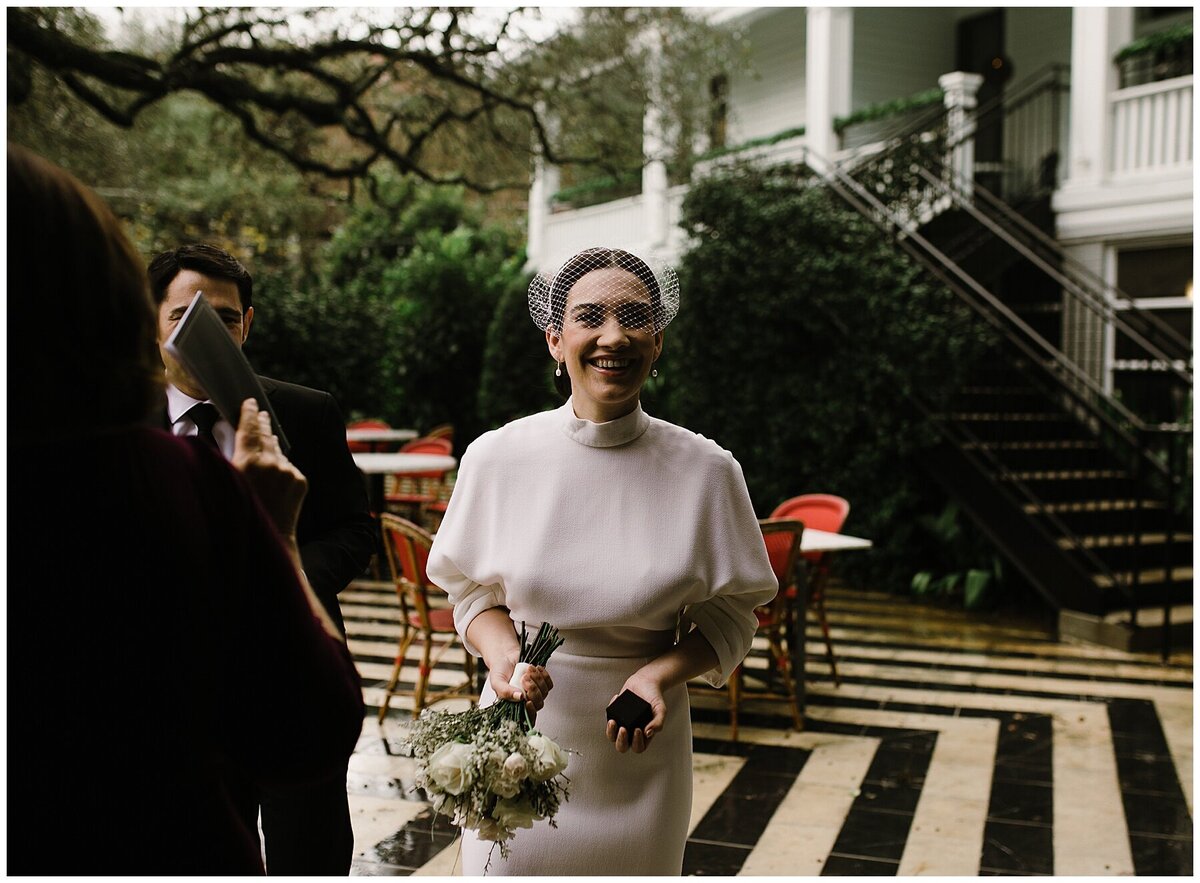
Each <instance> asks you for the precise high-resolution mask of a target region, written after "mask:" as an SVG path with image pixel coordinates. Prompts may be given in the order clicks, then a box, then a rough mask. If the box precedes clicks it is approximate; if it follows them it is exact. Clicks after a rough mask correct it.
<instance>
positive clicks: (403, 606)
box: [379, 512, 475, 723]
mask: <svg viewBox="0 0 1200 883" xmlns="http://www.w3.org/2000/svg"><path fill="white" fill-rule="evenodd" d="M380 523H381V527H382V530H383V548H384V550H385V551H386V553H387V562H388V570H389V572H390V573H391V576H392V582H393V583H395V586H396V597H397V598H398V599H399V601H400V646H399V649H398V650H397V652H396V666H395V668H393V669H392V677H391V679H390V680H389V681H388V684H387V688H386V689H385V690H384V697H383V702H381V703H380V704H379V722H380V723H383V720H384V718H385V717H387V711H388V705H389V704H390V703H391V701H392V697H393V696H411V697H413V710H412V716H413V717H414V718H416V717H418V716H419V715H420V714H421V710H422V709H423V708H425V707H426V706H429V705H432V704H433V703H435V702H440V701H441V700H443V699H449V698H451V697H454V696H465V697H468V698H470V699H471V704H472V705H473V704H474V703H475V699H474V697H475V692H474V691H475V658H474V657H473V656H471V654H470V653H467V652H466V650H465V649H463V665H462V670H463V674H464V675H465V676H466V678H465V680H463V681H462V682H461V683H458V684H455V685H454V686H451V687H446V688H445V689H442V690H437V691H435V692H432V693H431V692H429V676H430V674H431V673H432V671H433V668H434V666H436V665H437V664H438V662H439V661H440V660H441V658H442V656H443V655H444V654H445V653H446V651H447V650H449V649H450V648H451V647H455V646H457V647H459V648H460V649H461V648H462V642H461V641H460V640H459V637H458V632H457V631H455V628H454V610H453V608H451V607H450V606H449V605H448V604H445V603H443V604H431V603H430V599H431V597H432V598H441V599H444V598H445V593H443V592H442V590H441V589H439V588H438V587H437V586H435V585H433V584H432V583H430V582H429V577H428V576H426V574H425V562H426V561H428V560H429V547H430V545H432V543H433V537H431V536H430V535H429V532H428V531H427V530H425V529H424V528H423V527H421V526H420V525H417V524H413V523H412V522H411V521H408V520H407V519H405V518H401V517H399V516H398V515H393V514H391V513H390V512H385V513H383V515H381V516H380ZM417 640H420V642H421V662H420V665H418V667H417V678H416V680H415V681H414V682H413V687H412V689H406V688H401V687H399V683H400V671H401V669H403V668H404V665H405V662H406V658H407V654H408V649H409V647H411V646H412V645H413V643H414V642H415V641H417ZM435 650H436V652H434V651H435Z"/></svg>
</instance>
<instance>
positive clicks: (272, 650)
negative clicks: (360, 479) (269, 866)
mask: <svg viewBox="0 0 1200 883" xmlns="http://www.w3.org/2000/svg"><path fill="white" fill-rule="evenodd" d="M8 200H9V202H8V206H9V217H10V220H12V221H13V223H10V224H9V228H8V254H9V276H8V291H9V299H8V322H9V328H10V331H11V332H12V335H13V336H12V337H10V345H11V348H10V350H9V356H10V366H11V367H12V372H11V375H10V383H9V390H8V393H9V418H10V423H9V429H10V432H9V472H8V475H9V497H8V500H9V532H8V540H9V542H8V549H9V569H8V576H9V583H8V584H9V600H8V617H9V620H8V621H9V648H10V650H9V658H10V659H17V658H27V659H29V660H30V662H31V663H32V664H29V665H27V666H25V667H24V669H23V670H18V671H15V672H12V673H11V674H10V677H9V682H8V709H9V720H8V810H9V811H8V870H9V872H11V873H14V874H38V873H65V874H176V875H179V874H189V875H194V874H262V873H263V865H262V861H261V858H260V854H259V850H258V848H257V842H256V838H255V836H254V832H252V831H251V830H249V829H248V828H247V826H246V824H245V822H244V821H243V819H242V817H241V816H240V814H239V813H238V812H237V811H236V809H235V806H234V804H233V802H232V799H231V794H230V787H229V786H230V782H231V781H238V782H240V781H244V780H250V781H253V782H255V783H260V784H263V785H270V786H271V787H274V788H279V789H284V788H302V787H305V786H306V785H308V784H309V783H311V782H314V781H321V780H324V779H327V778H328V777H329V776H330V775H337V774H338V771H339V770H344V769H345V767H346V762H347V758H348V757H349V755H350V753H351V752H352V751H353V750H354V746H355V743H356V742H357V739H358V734H359V731H360V729H361V726H362V715H363V704H362V695H361V690H360V686H359V681H358V676H357V673H356V671H355V669H354V663H353V661H352V659H351V657H350V654H349V652H348V651H347V649H346V646H345V643H344V641H343V640H342V638H341V636H340V634H339V632H338V629H337V627H336V626H335V625H334V624H333V622H332V621H331V619H330V617H329V616H328V614H327V613H326V612H325V610H324V608H323V607H322V605H321V603H320V602H319V601H318V600H317V598H316V596H315V594H314V593H313V591H312V589H311V587H310V586H309V585H308V582H307V581H306V579H305V578H304V576H303V573H302V571H301V570H300V552H299V549H298V547H297V543H296V522H297V518H298V514H299V511H300V506H301V504H302V502H303V499H304V495H305V491H306V482H305V478H304V476H303V475H302V474H301V473H300V472H299V471H298V470H297V469H296V467H295V466H294V465H292V464H291V463H290V462H289V461H288V459H287V458H286V457H285V456H284V455H283V454H282V452H281V451H280V449H279V444H278V440H277V439H276V438H275V437H274V436H273V435H272V434H271V428H270V423H269V421H268V420H267V419H266V415H265V414H259V413H258V409H257V407H256V405H255V404H254V402H253V401H252V400H248V401H247V402H246V403H245V404H244V405H243V409H242V413H241V417H240V420H239V427H238V430H237V433H236V438H235V439H234V445H233V456H232V460H231V462H232V466H231V465H230V462H227V461H226V460H225V459H224V458H223V457H221V456H220V455H219V454H218V453H217V452H216V451H214V450H212V448H211V447H210V446H208V445H206V444H204V443H200V442H197V441H189V440H183V439H177V438H172V437H171V435H170V434H168V433H166V432H163V431H162V430H160V429H156V428H152V427H153V425H154V423H155V418H156V413H157V411H158V410H159V409H161V407H162V365H161V363H160V362H159V359H158V356H157V351H156V346H155V310H154V306H153V304H152V302H151V299H150V291H149V287H148V284H147V278H146V273H145V270H144V268H143V266H142V263H141V261H140V260H139V257H138V255H137V253H136V252H135V251H134V249H133V247H132V246H131V245H130V243H129V241H128V240H127V239H126V237H125V235H124V234H123V232H122V231H121V227H120V225H119V222H118V221H117V220H116V218H115V217H114V216H113V214H112V213H111V212H110V211H109V209H108V208H107V206H105V204H104V203H103V202H102V201H101V200H100V199H99V198H98V197H97V196H96V195H95V194H94V193H92V192H91V191H90V190H88V189H87V188H85V187H84V186H82V185H81V184H80V183H79V182H78V181H76V180H75V179H74V178H73V177H71V176H70V175H69V174H67V173H66V172H64V171H63V170H62V169H60V168H58V167H57V166H54V165H52V164H51V163H49V162H47V161H45V160H43V159H41V158H40V157H37V156H35V155H33V154H32V153H30V152H28V151H26V150H24V149H23V148H20V147H17V146H14V145H11V144H10V145H9V148H8ZM51 310H53V311H54V313H55V319H54V321H53V322H52V323H47V321H46V316H47V313H48V311H51ZM37 329H42V330H43V332H44V333H41V334H34V331H35V330H37ZM14 634H19V635H20V636H21V644H22V645H23V649H22V650H21V651H20V653H19V654H18V653H16V652H15V651H14V646H15V645H16V644H17V642H16V641H14V640H13V638H14ZM271 684H276V685H278V690H273V689H270V687H269V685H271Z"/></svg>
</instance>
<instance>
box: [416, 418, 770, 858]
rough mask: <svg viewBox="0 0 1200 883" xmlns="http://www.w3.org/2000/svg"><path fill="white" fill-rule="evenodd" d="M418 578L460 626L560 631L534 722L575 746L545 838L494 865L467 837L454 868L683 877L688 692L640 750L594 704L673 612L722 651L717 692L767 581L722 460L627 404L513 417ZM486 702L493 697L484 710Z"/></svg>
mask: <svg viewBox="0 0 1200 883" xmlns="http://www.w3.org/2000/svg"><path fill="white" fill-rule="evenodd" d="M428 573H429V577H430V579H431V580H432V581H433V582H434V583H436V584H437V585H440V586H441V587H442V588H444V589H445V590H446V591H447V592H448V593H449V595H450V598H451V600H452V602H453V603H454V605H455V622H456V624H457V626H458V630H459V632H460V634H463V633H465V632H466V627H467V624H468V623H469V622H470V621H471V620H472V619H473V618H474V617H475V616H476V615H477V614H478V613H480V612H481V611H483V610H486V609H488V608H490V607H495V606H501V605H502V606H505V607H507V608H508V609H509V611H510V615H511V618H512V620H513V621H514V623H516V624H517V627H518V629H519V627H520V623H521V622H522V621H524V622H525V623H526V624H527V627H528V628H529V631H530V634H531V635H532V634H534V633H536V630H537V628H538V626H539V625H540V624H541V623H542V622H543V621H546V622H549V623H550V624H552V625H554V626H556V627H558V629H559V630H560V631H561V633H562V635H563V637H564V639H565V642H564V643H563V645H562V646H561V647H560V648H559V649H558V650H557V651H556V652H555V654H554V656H553V657H552V658H551V660H550V663H549V665H548V670H549V672H550V675H551V677H552V678H553V680H554V689H553V690H552V691H551V693H550V695H549V697H548V699H547V701H546V705H545V708H543V709H542V711H541V712H540V713H539V715H538V719H537V727H538V729H539V730H540V731H542V732H543V733H545V734H546V735H547V736H549V737H550V738H552V739H554V740H555V741H556V742H558V743H559V745H561V746H562V747H563V748H564V749H567V750H569V751H571V756H570V763H569V764H568V766H567V770H566V776H567V778H568V779H569V780H570V799H569V800H568V801H567V802H566V803H565V804H563V806H562V808H561V809H560V811H559V813H558V815H557V817H556V819H555V822H556V823H557V827H556V828H555V827H551V826H550V824H549V823H548V822H546V821H542V822H538V823H537V824H535V825H534V827H533V828H532V829H522V830H519V831H518V832H517V835H516V837H515V838H514V839H513V840H512V841H510V844H509V845H510V847H511V855H510V857H509V858H508V859H507V860H504V859H502V858H501V855H500V850H499V848H498V847H497V848H496V849H495V850H493V849H492V846H493V844H492V843H490V842H488V841H480V840H479V839H478V838H477V837H476V836H475V835H474V834H473V833H472V832H470V831H467V832H465V833H464V837H463V848H462V854H463V863H462V865H463V872H464V873H465V874H468V875H478V874H483V873H484V868H485V866H487V873H488V874H489V875H547V874H563V875H568V874H569V875H585V874H674V875H677V874H679V873H680V872H681V870H682V865H683V848H684V842H685V841H686V839H687V831H688V820H689V817H690V814H691V791H692V770H691V753H692V733H691V719H690V714H689V707H688V699H687V688H686V686H685V685H680V686H678V687H675V688H673V689H672V690H670V691H668V693H667V695H666V696H665V699H666V703H667V720H666V724H665V726H664V727H663V729H662V731H661V732H660V733H659V734H658V735H656V736H655V738H654V740H653V742H652V743H651V746H650V748H649V749H648V750H647V751H645V752H644V753H642V754H634V753H633V752H632V751H630V752H627V753H625V754H619V753H617V751H616V749H615V748H614V747H613V745H612V743H610V742H609V741H608V740H607V738H606V737H605V733H604V729H605V708H606V706H607V705H608V703H609V701H610V700H611V699H612V697H613V695H614V694H616V693H618V692H620V690H621V687H622V685H623V683H624V682H625V679H626V678H628V677H629V676H630V675H631V674H633V672H635V671H636V670H637V669H638V668H639V667H641V666H642V665H643V664H644V663H645V662H647V661H648V660H650V659H652V658H653V657H655V656H657V655H658V654H660V653H662V652H663V651H665V650H667V649H669V648H670V647H671V646H672V644H673V643H674V641H675V636H676V629H677V627H678V626H679V624H680V621H681V616H682V617H683V623H684V625H683V627H684V628H688V627H690V626H689V625H688V623H691V624H694V625H695V627H696V628H699V629H700V631H701V633H702V634H703V635H704V636H705V638H706V639H707V640H708V641H709V643H710V644H712V646H713V649H714V650H715V651H716V653H717V657H718V659H719V660H720V665H719V666H718V667H717V668H714V669H713V670H712V671H711V672H709V673H708V674H707V675H706V677H707V679H708V680H709V681H710V682H712V683H713V684H716V685H719V684H721V683H723V682H724V681H725V679H726V678H727V677H728V676H729V674H730V673H731V672H732V671H733V669H734V667H735V666H736V665H737V664H738V663H739V662H740V661H741V659H742V658H743V657H744V656H745V654H746V652H747V651H748V649H749V647H750V641H751V639H752V638H753V635H754V631H755V625H756V621H755V617H754V607H755V606H757V605H759V604H763V603H765V602H766V601H768V600H769V599H770V598H771V597H772V596H773V595H774V594H775V590H776V582H775V578H774V575H773V574H772V571H771V567H770V563H769V562H768V560H767V554H766V550H765V547H764V545H763V541H762V535H761V532H760V531H759V528H758V522H757V520H756V518H755V515H754V511H753V508H752V507H751V504H750V498H749V495H748V493H747V491H746V485H745V481H744V479H743V478H742V472H741V468H740V467H739V466H738V465H737V463H736V461H734V459H733V457H732V456H731V455H730V454H729V453H728V452H727V451H725V450H723V449H722V448H720V447H719V446H718V445H716V444H715V443H714V442H712V441H709V440H708V439H705V438H703V437H702V436H699V435H696V434H695V433H692V432H689V431H687V430H685V429H681V428H680V427H677V426H674V425H672V424H670V423H667V422H665V421H662V420H657V419H655V418H652V417H649V416H647V415H646V414H645V413H644V412H643V411H642V410H641V408H640V407H639V408H638V409H637V410H635V411H634V412H633V413H631V414H629V415H627V416H625V417H622V418H620V419H618V420H614V421H612V422H609V423H600V424H597V423H591V422H589V421H586V420H582V419H579V418H577V417H576V416H575V414H574V411H573V410H572V407H571V403H570V402H569V401H568V402H567V404H566V405H564V406H563V407H562V408H559V409H557V410H555V411H548V412H545V413H542V414H536V415H534V416H532V417H526V418H524V419H521V420H517V421H514V422H513V423H510V424H508V425H507V426H504V427H502V428H501V429H498V430H495V431H493V432H490V433H487V434H485V435H483V436H481V437H480V438H479V439H478V440H476V441H475V442H474V444H472V445H471V446H470V448H469V449H468V450H467V451H466V453H465V454H464V455H463V458H462V461H461V463H460V467H459V473H458V481H457V483H456V485H455V489H454V494H453V496H452V498H451V502H450V506H449V509H448V511H447V512H446V517H445V519H444V520H443V522H442V525H441V528H440V530H439V531H438V534H437V538H436V540H435V541H434V544H433V549H432V551H431V553H430V558H429V563H428ZM464 640H465V639H464ZM468 649H469V650H471V651H472V652H475V650H474V648H473V647H470V645H469V644H468ZM494 698H495V697H494V694H493V693H492V691H491V689H490V688H488V689H486V690H485V691H484V695H483V696H482V697H481V701H482V702H484V703H485V704H486V703H488V702H490V701H492V700H493V699H494ZM489 858H490V865H489Z"/></svg>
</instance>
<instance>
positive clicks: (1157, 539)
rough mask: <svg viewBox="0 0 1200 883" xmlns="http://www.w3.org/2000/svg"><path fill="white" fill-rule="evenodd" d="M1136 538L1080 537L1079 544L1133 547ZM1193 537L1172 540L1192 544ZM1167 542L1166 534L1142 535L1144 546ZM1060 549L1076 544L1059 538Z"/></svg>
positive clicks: (1102, 547) (1092, 546) (1115, 535)
mask: <svg viewBox="0 0 1200 883" xmlns="http://www.w3.org/2000/svg"><path fill="white" fill-rule="evenodd" d="M1133 540H1134V538H1133V537H1132V536H1130V535H1129V534H1106V535H1102V536H1090V537H1079V544H1080V545H1081V546H1082V547H1083V548H1085V549H1110V548H1121V547H1125V546H1132V545H1133ZM1191 541H1192V535H1191V534H1190V533H1179V534H1175V535H1174V536H1173V537H1172V538H1171V542H1173V543H1190V542H1191ZM1166 542H1167V535H1166V534H1165V533H1145V534H1142V535H1141V544H1142V545H1143V546H1153V545H1159V546H1161V545H1163V544H1164V543H1166ZM1058 547H1059V548H1060V549H1074V548H1075V543H1074V541H1073V540H1071V539H1070V538H1069V537H1059V539H1058Z"/></svg>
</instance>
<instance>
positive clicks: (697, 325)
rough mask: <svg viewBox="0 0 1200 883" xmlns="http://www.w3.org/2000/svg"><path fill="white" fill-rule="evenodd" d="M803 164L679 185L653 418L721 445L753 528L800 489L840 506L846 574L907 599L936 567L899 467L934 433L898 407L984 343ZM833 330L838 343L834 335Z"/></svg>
mask: <svg viewBox="0 0 1200 883" xmlns="http://www.w3.org/2000/svg"><path fill="white" fill-rule="evenodd" d="M809 182H810V178H809V173H808V171H807V170H806V169H804V168H797V167H776V168H773V169H755V168H751V167H744V166H742V167H735V168H733V169H731V170H729V171H728V172H727V173H726V174H723V175H720V176H714V177H712V178H709V179H707V180H704V181H701V182H698V183H697V184H695V185H694V186H693V187H692V189H691V191H690V192H689V194H688V196H687V198H686V200H685V202H684V207H683V224H684V226H685V228H686V229H687V230H688V232H689V233H690V234H691V235H692V236H693V237H694V242H695V245H694V247H693V248H692V249H691V250H690V251H689V252H687V254H686V255H685V256H684V257H683V259H682V260H681V262H680V267H679V272H680V278H681V283H682V298H681V308H680V311H679V316H678V317H677V318H676V320H675V322H674V323H673V324H672V325H671V327H670V328H669V329H668V330H667V333H666V341H665V350H664V356H663V359H662V361H661V362H660V372H661V375H662V376H661V377H660V381H662V390H661V392H660V394H659V395H658V396H656V398H658V400H659V401H658V402H657V404H656V406H657V407H658V409H659V410H658V411H657V412H656V413H658V414H659V415H660V416H663V417H665V418H666V419H669V420H672V421H673V422H677V423H680V424H682V425H684V426H686V427H688V428H689V429H692V430H695V431H697V432H700V433H701V434H703V435H706V436H708V437H710V438H712V439H714V440H716V441H717V442H718V443H719V444H721V445H722V446H723V447H725V448H727V449H729V450H730V451H731V452H732V453H733V455H734V456H735V457H736V458H737V459H738V461H739V462H740V464H741V466H742V469H743V471H744V472H745V476H746V482H747V485H748V487H749V489H750V494H751V498H752V500H753V503H754V506H755V509H756V510H757V512H758V514H759V516H760V517H763V516H766V515H768V514H769V513H770V512H771V510H772V509H773V508H774V507H775V506H776V505H777V504H778V503H780V502H782V501H783V500H784V499H786V498H788V497H791V496H794V495H796V494H801V493H810V492H826V493H834V494H839V495H841V496H844V497H846V498H847V499H849V500H850V502H851V506H852V508H851V511H850V518H849V521H848V522H847V524H846V527H845V530H846V531H847V532H848V533H852V534H858V535H862V536H868V537H871V538H873V539H874V541H875V544H876V548H875V550H874V551H873V552H872V554H870V555H862V556H857V557H856V556H851V555H847V556H842V562H843V564H844V566H845V568H846V570H845V573H846V575H847V576H850V577H852V578H853V579H855V581H861V582H863V583H865V584H869V585H871V586H872V587H875V588H879V589H891V590H895V591H907V589H908V585H909V583H910V581H911V579H912V576H913V574H914V573H915V572H916V571H917V570H920V569H925V568H928V567H929V566H930V562H937V561H940V560H942V559H941V555H940V553H939V550H938V549H936V541H935V540H934V539H933V538H932V537H929V536H928V535H927V533H926V532H924V531H922V530H921V529H920V528H919V527H918V526H917V523H916V519H917V517H918V516H919V515H923V514H929V513H936V512H938V511H940V510H941V508H942V507H943V506H944V504H945V500H944V498H943V497H942V496H941V495H940V494H939V493H937V492H936V491H935V490H934V489H933V488H932V487H931V485H930V482H929V481H928V480H927V479H926V478H925V477H924V476H923V474H922V473H921V471H920V469H919V468H918V467H917V466H916V465H915V463H914V454H915V453H916V452H917V451H919V450H921V449H922V448H924V447H925V446H927V445H930V444H931V443H932V442H933V440H934V438H935V436H934V430H933V429H932V428H931V427H930V426H928V425H927V424H926V423H925V422H924V421H923V420H922V418H921V417H920V416H919V415H918V414H917V413H916V412H915V410H914V408H913V406H912V405H911V403H910V402H909V401H908V399H906V397H905V395H904V391H905V390H914V391H919V392H920V394H921V395H923V396H924V397H925V398H926V399H927V400H929V401H931V402H935V403H936V402H938V401H941V400H943V399H944V398H945V397H946V396H948V395H949V394H950V393H951V392H952V391H953V390H954V389H955V388H956V387H957V386H958V385H959V383H960V381H961V380H962V379H963V378H964V377H965V374H966V371H967V370H968V368H969V367H970V365H971V364H972V362H973V360H974V359H975V358H977V356H978V354H979V353H980V351H981V349H982V345H983V343H984V340H985V337H984V331H983V330H982V329H981V328H980V327H979V326H978V325H977V324H976V322H975V321H974V320H973V319H972V318H971V317H970V316H969V315H968V314H967V312H966V310H965V308H963V307H961V306H960V304H959V302H958V301H957V300H956V299H955V298H954V296H953V295H952V294H951V293H950V292H949V291H947V290H946V289H945V288H943V287H941V286H938V285H936V284H933V283H932V282H931V281H930V279H928V278H927V277H926V275H925V274H924V273H923V271H922V270H920V269H919V268H917V267H916V266H915V265H914V264H913V263H912V262H911V260H910V259H909V258H908V257H907V256H906V255H904V254H903V253H901V252H899V251H898V250H897V249H896V248H894V247H893V246H892V245H891V244H890V242H889V241H888V240H887V239H886V237H885V236H884V235H883V234H882V233H880V232H879V231H878V230H877V229H876V228H875V227H874V226H873V225H871V224H870V223H869V222H868V221H866V220H865V219H863V218H862V217H861V216H859V215H857V214H856V213H854V212H852V211H850V210H849V209H847V208H845V207H843V206H842V205H841V204H840V203H839V202H837V201H836V197H834V196H833V195H831V194H830V193H829V192H828V191H827V189H825V188H823V187H815V186H810V183H809ZM844 332H848V334H847V333H844Z"/></svg>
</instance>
